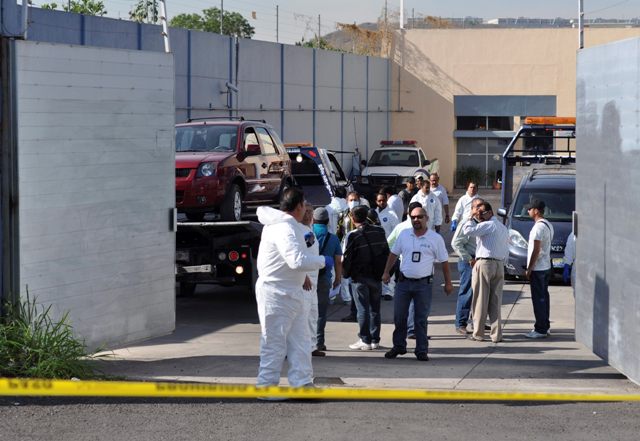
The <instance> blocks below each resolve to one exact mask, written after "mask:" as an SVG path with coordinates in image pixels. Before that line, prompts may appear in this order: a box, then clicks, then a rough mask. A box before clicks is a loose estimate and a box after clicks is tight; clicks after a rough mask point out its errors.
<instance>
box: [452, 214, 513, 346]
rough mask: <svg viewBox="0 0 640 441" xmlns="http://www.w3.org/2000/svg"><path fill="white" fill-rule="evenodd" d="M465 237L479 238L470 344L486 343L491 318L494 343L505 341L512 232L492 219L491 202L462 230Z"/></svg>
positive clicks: (472, 280)
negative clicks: (505, 292)
mask: <svg viewBox="0 0 640 441" xmlns="http://www.w3.org/2000/svg"><path fill="white" fill-rule="evenodd" d="M460 228H461V229H462V233H464V234H466V235H469V236H472V237H475V238H476V262H475V263H474V265H473V270H472V274H471V289H472V291H473V300H472V301H471V308H472V311H473V334H472V335H471V336H469V338H470V339H471V340H476V341H483V340H484V322H485V319H486V318H487V313H488V314H489V320H490V321H491V341H493V342H494V343H498V342H499V341H501V340H502V323H501V317H500V312H501V311H500V308H501V307H502V287H503V285H504V261H505V260H506V258H507V257H508V256H509V230H507V227H505V226H504V225H503V224H502V222H500V221H499V220H498V219H496V217H495V216H494V215H493V209H492V208H491V204H489V203H488V202H484V203H482V204H481V205H480V206H479V207H478V215H477V217H472V218H471V222H465V223H464V225H463V226H461V227H460Z"/></svg>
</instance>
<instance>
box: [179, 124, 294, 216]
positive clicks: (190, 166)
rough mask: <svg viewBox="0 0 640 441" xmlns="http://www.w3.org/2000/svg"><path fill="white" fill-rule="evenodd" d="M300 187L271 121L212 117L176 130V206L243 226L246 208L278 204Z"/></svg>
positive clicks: (181, 126) (181, 210)
mask: <svg viewBox="0 0 640 441" xmlns="http://www.w3.org/2000/svg"><path fill="white" fill-rule="evenodd" d="M293 185H294V179H293V178H292V176H291V160H290V159H289V155H288V154H287V151H286V150H285V148H284V146H283V144H282V141H281V140H280V138H279V137H278V135H277V133H276V132H275V130H274V129H273V127H271V126H270V125H268V124H266V123H265V121H254V120H245V119H244V118H237V119H236V118H228V117H227V118H207V119H202V120H197V121H196V120H191V121H189V122H186V123H183V124H177V125H176V207H177V208H178V211H179V212H181V213H185V215H186V216H187V219H189V220H190V221H194V222H200V221H202V220H203V219H204V216H205V214H206V213H218V214H219V215H220V218H221V220H223V221H239V220H240V218H241V215H242V210H243V207H244V206H246V205H260V204H273V203H278V202H279V200H280V195H281V194H282V192H283V191H284V190H285V189H286V188H288V187H291V186H293Z"/></svg>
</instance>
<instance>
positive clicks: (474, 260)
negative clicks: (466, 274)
mask: <svg viewBox="0 0 640 441" xmlns="http://www.w3.org/2000/svg"><path fill="white" fill-rule="evenodd" d="M475 264H476V259H471V260H470V261H469V265H471V268H473V265H475Z"/></svg>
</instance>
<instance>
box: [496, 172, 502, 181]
mask: <svg viewBox="0 0 640 441" xmlns="http://www.w3.org/2000/svg"><path fill="white" fill-rule="evenodd" d="M496 182H497V183H498V184H502V170H496Z"/></svg>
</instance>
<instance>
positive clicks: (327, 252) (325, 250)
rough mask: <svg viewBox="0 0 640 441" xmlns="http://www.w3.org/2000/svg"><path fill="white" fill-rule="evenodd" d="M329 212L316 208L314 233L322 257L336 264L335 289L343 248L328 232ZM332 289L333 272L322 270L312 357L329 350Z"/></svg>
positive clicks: (339, 278) (340, 274) (339, 279)
mask: <svg viewBox="0 0 640 441" xmlns="http://www.w3.org/2000/svg"><path fill="white" fill-rule="evenodd" d="M328 223H329V212H328V211H327V209H326V208H323V207H320V208H316V209H315V210H314V212H313V233H314V234H315V235H316V238H317V239H318V241H317V242H318V247H319V250H320V255H321V256H329V257H332V258H333V261H334V262H335V266H334V268H335V275H336V276H335V279H334V280H333V288H334V289H335V288H336V287H338V286H340V283H341V281H342V247H340V241H339V240H338V237H337V236H336V235H335V234H331V233H330V232H329V231H328ZM330 289H331V271H326V270H325V269H321V270H320V273H319V275H318V290H317V291H318V317H317V319H318V321H317V327H316V347H315V348H314V350H313V352H312V353H311V355H313V356H316V357H318V356H319V357H321V356H324V355H325V353H324V351H325V350H326V349H327V347H326V346H325V340H324V329H325V326H326V324H327V308H328V307H329V291H330Z"/></svg>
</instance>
